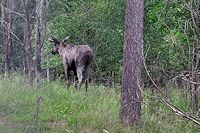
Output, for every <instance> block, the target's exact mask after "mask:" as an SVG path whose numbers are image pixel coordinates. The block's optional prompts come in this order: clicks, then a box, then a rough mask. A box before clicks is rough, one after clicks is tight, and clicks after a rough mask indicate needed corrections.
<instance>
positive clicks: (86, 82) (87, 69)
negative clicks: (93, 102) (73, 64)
mask: <svg viewBox="0 0 200 133" xmlns="http://www.w3.org/2000/svg"><path fill="white" fill-rule="evenodd" d="M88 78H89V67H87V68H86V69H85V77H84V79H85V89H86V91H87V88H88Z"/></svg>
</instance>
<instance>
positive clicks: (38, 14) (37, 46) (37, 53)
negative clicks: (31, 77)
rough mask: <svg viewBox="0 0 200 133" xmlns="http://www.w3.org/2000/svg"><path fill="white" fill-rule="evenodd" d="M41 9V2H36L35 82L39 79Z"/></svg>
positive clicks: (40, 0)
mask: <svg viewBox="0 0 200 133" xmlns="http://www.w3.org/2000/svg"><path fill="white" fill-rule="evenodd" d="M42 7H43V0H36V13H35V15H36V16H35V21H36V22H35V23H36V27H35V29H36V37H35V39H36V41H35V78H36V82H39V80H40V79H41V48H42V42H41V29H42V26H41V19H42Z"/></svg>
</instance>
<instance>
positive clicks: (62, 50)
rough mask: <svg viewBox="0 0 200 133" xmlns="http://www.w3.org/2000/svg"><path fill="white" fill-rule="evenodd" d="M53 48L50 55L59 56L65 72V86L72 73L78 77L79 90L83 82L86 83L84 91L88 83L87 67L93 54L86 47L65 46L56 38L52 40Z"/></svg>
mask: <svg viewBox="0 0 200 133" xmlns="http://www.w3.org/2000/svg"><path fill="white" fill-rule="evenodd" d="M51 42H53V43H54V48H53V49H52V54H54V55H55V54H59V55H60V57H61V59H62V62H63V67H64V71H65V76H66V80H67V84H68V86H69V76H70V75H69V73H70V71H73V72H74V75H75V76H77V77H78V86H77V89H78V90H79V89H80V87H81V84H82V82H83V81H86V90H87V82H88V72H89V70H88V69H89V66H90V64H91V63H92V61H93V59H94V53H93V51H92V49H91V48H90V47H89V46H88V45H73V44H65V43H64V41H60V40H58V39H56V38H52V41H51Z"/></svg>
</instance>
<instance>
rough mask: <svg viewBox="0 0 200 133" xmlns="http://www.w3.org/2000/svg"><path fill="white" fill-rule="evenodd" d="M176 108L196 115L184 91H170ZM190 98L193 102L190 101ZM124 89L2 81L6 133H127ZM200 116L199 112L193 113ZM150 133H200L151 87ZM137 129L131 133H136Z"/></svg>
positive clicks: (1, 117)
mask: <svg viewBox="0 0 200 133" xmlns="http://www.w3.org/2000/svg"><path fill="white" fill-rule="evenodd" d="M167 95H168V97H169V98H170V99H171V100H172V101H173V104H175V105H176V106H178V107H179V108H180V109H182V110H184V111H186V112H191V109H190V104H189V101H188V100H187V98H185V97H186V96H185V95H183V93H182V92H181V91H180V90H178V89H171V90H169V91H168V92H167ZM188 99H189V98H188ZM119 110H120V88H119V87H114V88H109V87H105V86H95V85H90V87H89V89H88V92H85V89H84V86H83V88H82V90H81V91H80V92H78V91H76V90H75V88H74V87H71V88H69V89H67V88H66V86H65V85H64V84H63V82H60V81H53V82H45V81H42V83H41V84H40V85H39V86H37V87H36V86H35V85H29V84H28V83H26V82H25V80H24V79H23V78H20V77H16V78H12V79H6V78H0V133H16V132H17V133H21V132H22V133H26V132H33V133H34V132H35V133H45V132H47V133H51V132H52V133H54V132H59V133H60V132H61V133H62V132H63V133H77V132H82V133H83V132H89V131H91V132H94V133H107V132H108V133H123V132H128V131H124V130H123V128H122V125H121V123H120V119H119ZM193 115H195V114H193ZM142 125H143V126H142V128H141V132H144V133H198V132H200V128H199V127H198V126H197V125H195V124H194V123H192V122H190V121H188V120H186V119H184V118H182V117H179V116H175V115H174V114H173V113H172V112H171V111H170V110H168V109H167V108H166V107H165V106H164V105H162V104H161V103H160V102H159V100H158V98H157V97H156V95H154V94H152V93H151V91H148V90H147V89H145V90H144V91H143V102H142ZM134 131H135V129H134V127H133V128H132V129H130V131H129V132H134Z"/></svg>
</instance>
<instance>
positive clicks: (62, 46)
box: [58, 42, 66, 55]
mask: <svg viewBox="0 0 200 133" xmlns="http://www.w3.org/2000/svg"><path fill="white" fill-rule="evenodd" d="M65 47H66V44H64V43H63V42H62V43H61V44H60V46H59V49H58V53H59V55H62V54H63V52H64V49H65Z"/></svg>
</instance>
